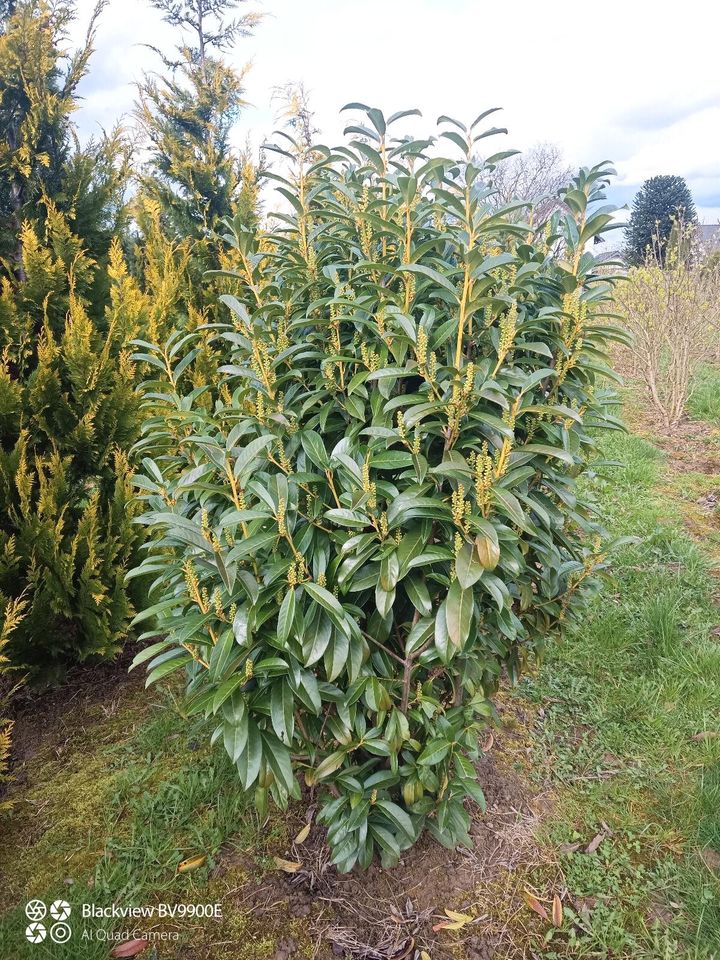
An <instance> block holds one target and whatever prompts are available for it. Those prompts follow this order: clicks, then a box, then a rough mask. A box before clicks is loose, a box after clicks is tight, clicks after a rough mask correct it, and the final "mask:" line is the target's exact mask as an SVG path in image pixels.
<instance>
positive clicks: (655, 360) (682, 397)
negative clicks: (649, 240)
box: [616, 222, 720, 428]
mask: <svg viewBox="0 0 720 960" xmlns="http://www.w3.org/2000/svg"><path fill="white" fill-rule="evenodd" d="M692 233H693V227H692V226H691V225H688V224H685V223H682V222H679V223H677V224H676V228H675V231H674V237H673V238H671V242H670V243H669V244H668V246H667V249H666V250H665V251H664V263H663V261H662V260H661V258H660V257H659V256H658V251H659V248H658V247H657V246H656V249H655V250H653V251H651V252H649V253H648V256H647V257H646V260H645V263H644V264H643V265H642V266H639V267H632V268H631V269H630V270H629V271H628V274H627V277H626V279H625V280H624V281H623V282H621V283H619V284H618V286H617V288H616V298H617V302H618V305H619V307H620V310H621V312H622V314H623V317H624V320H625V323H626V325H627V327H628V329H629V331H630V332H631V333H632V335H633V342H632V344H631V345H630V351H631V353H632V355H633V359H634V361H635V368H636V370H637V371H638V372H639V374H640V376H641V377H642V379H643V380H644V382H645V384H646V385H647V389H648V392H649V394H650V397H651V400H652V403H653V405H654V407H655V408H656V409H657V411H658V413H659V414H660V416H661V417H662V419H663V422H664V424H665V426H666V427H668V428H670V427H674V426H677V424H678V423H679V422H680V420H681V419H682V417H683V414H684V412H685V406H686V403H687V400H688V397H689V394H690V389H691V384H692V379H693V375H694V373H695V371H696V370H697V367H698V365H699V364H700V363H702V361H703V360H706V359H708V358H709V357H711V356H712V355H713V354H714V353H715V351H716V350H717V344H718V326H719V324H720V265H718V264H716V265H714V266H711V267H708V265H707V263H706V264H702V263H701V262H699V261H698V259H697V258H696V257H695V256H694V254H693V244H692Z"/></svg>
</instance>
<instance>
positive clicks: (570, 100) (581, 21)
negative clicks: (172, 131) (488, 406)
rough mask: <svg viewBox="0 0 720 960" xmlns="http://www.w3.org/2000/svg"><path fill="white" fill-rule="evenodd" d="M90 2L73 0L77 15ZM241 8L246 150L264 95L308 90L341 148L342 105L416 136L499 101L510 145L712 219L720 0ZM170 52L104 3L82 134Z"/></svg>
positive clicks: (122, 1) (359, 2) (425, 0)
mask: <svg viewBox="0 0 720 960" xmlns="http://www.w3.org/2000/svg"><path fill="white" fill-rule="evenodd" d="M93 3H94V0H79V12H80V21H84V20H85V19H86V18H87V16H88V14H89V11H90V9H91V7H92V5H93ZM245 9H248V10H250V9H263V10H264V12H265V13H266V14H267V16H266V19H265V20H264V22H263V23H262V24H261V26H260V27H259V28H258V30H257V32H256V34H255V36H254V37H252V38H249V39H247V40H243V41H240V43H239V44H238V48H237V50H236V52H235V54H234V56H233V59H234V60H235V61H236V62H237V64H238V65H240V64H242V63H244V62H246V61H248V60H250V61H252V62H253V67H252V69H251V71H250V73H249V75H248V81H247V98H248V100H249V101H250V103H251V107H250V108H249V109H248V110H246V111H245V113H244V115H243V119H242V123H241V124H240V127H239V129H238V141H240V142H242V141H244V139H245V137H246V136H247V135H248V134H251V135H252V137H253V139H254V140H255V142H260V141H261V140H262V139H264V138H265V137H266V136H267V135H268V134H269V133H270V131H271V130H272V128H273V106H272V103H271V97H272V90H273V88H274V87H276V86H278V85H281V84H283V83H285V82H287V81H289V80H302V81H303V82H304V83H305V85H306V86H307V88H308V89H309V90H310V92H311V96H312V103H313V106H314V109H315V112H316V120H317V124H318V126H319V127H320V128H321V129H322V131H323V138H324V139H326V140H328V141H337V140H339V139H340V138H341V135H342V128H343V126H344V122H345V118H343V117H339V115H338V110H339V108H340V107H341V106H342V105H343V104H344V103H346V102H347V101H350V100H360V101H365V102H369V103H371V104H373V105H377V106H380V107H382V108H383V109H385V110H386V111H388V112H391V111H394V110H397V109H401V108H406V107H419V108H420V109H422V111H423V114H424V120H423V123H424V124H425V126H424V128H423V129H424V132H431V131H432V130H433V129H434V124H435V119H436V117H437V115H438V114H439V113H449V114H450V115H453V116H457V117H458V118H460V119H467V120H469V119H472V118H474V116H475V115H476V114H477V113H478V112H479V111H480V110H482V109H484V108H486V107H489V106H503V107H504V111H503V113H502V114H499V115H498V116H499V117H500V118H501V119H500V121H499V122H500V123H502V124H503V125H505V126H507V127H508V128H509V129H510V135H509V136H508V137H507V138H506V140H507V145H508V146H513V147H521V148H522V147H527V146H529V145H530V144H532V143H534V142H537V141H540V140H549V141H553V142H556V143H558V144H560V146H561V147H562V149H563V151H564V152H565V154H566V156H567V158H568V160H569V161H571V162H572V163H593V162H597V161H599V160H604V159H608V158H609V159H612V160H614V161H615V162H616V165H617V168H618V172H619V174H620V178H619V183H620V185H622V186H623V187H624V188H625V189H624V190H623V191H622V193H623V196H625V195H626V194H627V192H628V190H631V191H633V190H634V189H636V188H637V187H638V186H639V185H640V183H641V182H642V180H643V179H645V178H646V177H648V176H652V175H653V174H655V173H675V174H680V175H683V176H686V177H687V178H688V180H689V183H690V186H691V188H692V189H693V190H695V191H696V193H698V200H699V201H700V205H701V215H703V216H704V215H705V210H704V209H703V207H702V202H703V201H704V202H705V203H706V204H707V213H708V214H710V212H711V210H710V208H711V207H717V206H718V204H719V203H720V200H719V199H718V198H719V197H720V178H718V171H720V123H718V120H720V72H718V70H717V65H716V64H717V51H716V44H717V36H718V34H719V32H720V5H717V4H714V3H708V2H707V0H685V2H684V3H683V4H682V5H681V6H680V7H678V5H677V3H676V2H670V0H656V2H655V3H653V4H648V3H639V2H637V0H635V2H632V0H630V2H626V3H625V4H624V5H623V7H622V9H618V8H608V7H606V6H603V5H599V4H595V5H591V4H587V3H578V2H577V0H546V2H545V3H538V2H537V0H513V2H512V3H504V4H503V3H484V2H480V0H303V2H300V0H263V2H262V3H253V2H252V0H249V2H248V4H247V5H246V7H245ZM80 31H81V24H80V23H78V33H80ZM168 42H171V40H170V37H169V31H168V28H167V27H166V26H165V25H164V24H162V23H161V21H160V17H159V14H158V13H157V12H156V11H155V10H153V9H152V8H151V7H150V5H149V3H148V2H147V0H111V3H110V5H109V7H108V9H107V10H106V11H105V12H104V13H103V15H102V20H101V25H100V29H99V31H98V40H97V53H96V56H95V59H94V60H93V63H92V67H91V75H90V77H89V78H88V80H87V81H86V82H85V85H84V90H85V94H86V97H87V99H86V103H85V105H84V107H83V109H82V111H81V114H80V117H79V119H80V121H81V123H82V127H83V129H84V130H90V129H92V128H93V127H94V126H95V125H96V124H97V123H98V122H99V123H101V124H102V125H104V126H109V125H110V124H111V123H112V122H113V120H114V119H116V118H117V116H118V114H120V113H122V112H128V111H129V110H130V109H131V108H132V103H133V99H134V90H133V86H132V84H133V81H135V80H137V79H138V78H139V76H140V74H141V71H142V69H143V68H145V69H151V68H152V67H153V66H154V65H155V63H156V61H155V59H154V55H153V54H152V52H151V51H150V50H148V49H147V48H145V47H143V46H141V44H144V43H145V44H147V43H151V44H155V45H163V44H167V43H168ZM713 198H714V199H713Z"/></svg>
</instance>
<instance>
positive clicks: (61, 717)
mask: <svg viewBox="0 0 720 960" xmlns="http://www.w3.org/2000/svg"><path fill="white" fill-rule="evenodd" d="M139 649H140V647H139V645H138V644H136V643H128V644H126V646H125V648H124V650H123V651H122V653H121V654H120V655H119V656H118V657H117V659H116V660H114V661H113V662H112V663H104V664H99V665H93V666H78V667H73V668H72V669H71V670H70V671H69V672H68V674H67V678H66V680H65V681H64V683H63V685H62V687H58V688H47V687H44V688H42V687H33V686H24V687H21V688H20V690H19V691H18V693H17V694H16V695H15V697H14V698H13V701H12V703H11V705H10V711H9V719H11V720H13V721H14V726H13V732H12V753H11V756H10V771H9V772H10V775H11V777H12V779H11V780H10V782H9V783H7V784H2V785H0V793H4V794H7V795H8V796H12V794H13V793H15V792H16V791H17V790H19V789H20V788H21V787H22V785H23V784H24V782H25V777H26V774H25V770H24V768H25V765H26V764H27V762H28V761H29V760H32V759H33V758H34V757H35V756H37V754H38V753H39V752H41V751H43V752H46V753H54V754H55V755H56V756H58V757H59V756H60V755H61V754H62V753H64V752H66V751H67V750H71V749H73V747H74V745H75V744H76V743H77V741H78V740H80V739H82V738H83V737H84V736H85V735H86V733H87V729H88V728H91V727H92V726H94V725H95V723H96V721H97V719H98V717H103V716H104V717H110V716H112V715H113V714H114V713H115V712H117V711H118V710H119V709H120V707H121V705H122V704H123V703H124V702H125V700H126V699H127V697H128V696H130V695H131V694H132V693H134V692H135V691H137V690H139V689H141V688H142V685H143V683H144V673H143V671H142V670H138V671H135V672H133V673H130V674H129V673H128V668H129V666H130V664H131V663H132V660H133V657H134V656H135V654H136V653H137V652H138V650H139Z"/></svg>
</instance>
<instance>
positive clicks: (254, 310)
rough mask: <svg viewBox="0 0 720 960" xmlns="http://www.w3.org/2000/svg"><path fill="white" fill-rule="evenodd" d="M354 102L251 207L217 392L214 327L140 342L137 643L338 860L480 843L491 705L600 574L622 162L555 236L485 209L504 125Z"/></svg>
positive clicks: (232, 250) (363, 861)
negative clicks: (140, 638)
mask: <svg viewBox="0 0 720 960" xmlns="http://www.w3.org/2000/svg"><path fill="white" fill-rule="evenodd" d="M351 107H352V109H353V110H355V111H359V110H363V111H365V113H366V116H367V121H366V122H367V126H351V127H349V128H348V131H349V133H350V134H351V135H354V136H356V137H357V138H356V139H351V140H350V141H349V142H348V144H347V145H346V146H343V147H340V148H337V149H335V150H332V151H330V150H328V149H326V148H323V147H314V148H304V147H303V146H302V145H301V144H298V143H296V142H295V141H294V140H292V139H290V138H289V137H288V138H287V139H286V140H285V141H283V143H284V145H283V147H278V148H277V150H278V152H279V153H281V154H282V155H283V157H284V166H283V169H286V167H287V168H288V172H287V174H286V175H285V176H280V175H279V174H272V176H273V178H274V179H275V180H276V181H279V184H280V186H279V188H278V189H279V192H280V194H282V196H283V198H284V199H283V203H282V205H283V206H284V208H285V212H282V213H278V214H276V215H275V216H274V219H273V221H272V226H271V228H270V229H269V230H268V231H267V232H265V233H261V234H260V235H259V236H256V235H254V234H253V233H251V232H246V231H243V230H242V229H241V228H240V227H239V226H237V227H236V228H232V225H229V226H228V230H229V232H228V235H227V237H226V240H227V241H228V244H229V254H228V257H229V260H231V261H232V263H234V264H235V267H234V268H233V269H230V270H228V271H227V277H228V279H227V282H228V284H229V287H232V289H233V290H234V293H233V294H227V295H224V297H223V299H224V302H225V304H226V305H227V307H228V308H229V309H228V318H229V321H228V323H227V325H226V326H225V327H224V328H220V329H219V330H218V334H217V335H218V337H219V338H221V340H222V342H224V348H223V349H224V350H225V357H226V363H225V365H224V366H222V367H221V368H220V372H219V375H218V376H219V382H218V383H215V384H212V385H209V386H208V390H209V391H210V394H207V391H205V392H204V390H203V388H202V387H200V388H197V387H196V388H195V389H194V390H193V389H190V388H189V387H188V388H187V390H186V389H184V387H183V384H184V382H185V371H187V369H188V367H189V366H190V365H191V364H192V362H193V359H194V357H195V355H196V353H197V348H196V347H194V346H193V343H194V341H193V338H192V335H191V334H185V335H182V334H177V335H175V336H174V337H173V338H171V340H170V342H169V343H168V344H165V345H162V346H153V345H151V344H149V343H142V342H141V343H140V347H141V349H142V351H143V352H141V353H138V354H137V356H138V359H142V360H145V361H146V362H151V363H152V364H153V365H154V366H155V367H157V368H158V370H159V371H160V372H159V373H158V380H157V381H156V382H155V383H153V384H152V385H151V387H150V389H149V394H148V401H147V402H148V403H149V404H151V405H152V408H153V415H152V416H151V417H150V419H149V420H148V421H147V423H146V427H145V437H144V440H143V441H142V443H141V449H142V450H143V451H144V454H145V456H144V459H143V464H144V468H143V471H142V472H141V474H140V475H139V476H138V478H137V482H138V486H139V488H140V492H141V496H142V497H143V498H144V499H145V501H146V505H147V512H146V513H145V514H144V516H143V517H142V519H141V522H142V523H144V524H145V525H146V526H147V527H148V528H149V532H150V533H151V534H152V535H153V538H151V539H150V541H149V545H148V556H147V558H146V559H145V561H144V562H143V564H142V566H141V567H140V568H139V569H138V570H136V571H135V572H134V573H135V575H144V574H153V575H154V577H155V579H154V582H153V586H152V594H153V599H154V600H155V602H154V603H153V605H152V606H151V607H149V608H148V609H146V610H144V611H143V612H142V613H141V614H140V615H139V616H138V617H137V622H143V621H151V622H152V623H153V626H152V629H151V631H149V632H148V633H147V634H146V636H148V637H157V636H158V635H160V636H162V637H163V638H164V639H162V640H160V642H156V643H153V644H152V645H151V646H149V647H148V648H147V649H145V650H144V651H143V652H142V653H141V654H140V655H139V656H138V657H137V659H136V662H137V663H140V662H147V661H149V664H148V666H149V671H150V672H149V677H148V683H151V682H154V681H156V680H158V679H159V678H161V677H165V676H167V675H168V674H170V673H171V672H172V671H176V670H180V669H182V670H184V671H185V674H186V677H187V696H188V713H190V714H203V715H204V716H205V717H207V718H208V719H210V720H211V721H212V724H213V725H214V734H213V740H215V741H220V742H221V743H223V744H224V746H225V749H226V750H227V752H228V754H229V755H230V757H231V758H232V760H233V761H234V762H235V764H236V765H237V771H238V777H239V780H240V783H241V784H242V787H243V788H244V789H245V790H247V791H250V790H253V791H254V799H255V803H256V805H257V807H258V809H259V811H260V813H261V815H262V816H265V814H266V811H267V808H268V800H269V798H272V800H273V801H274V802H275V803H276V804H278V805H279V806H280V807H281V808H284V807H285V806H286V805H287V803H288V801H289V799H290V798H296V799H299V798H300V796H301V793H300V780H301V779H302V780H304V782H305V784H306V785H308V786H309V787H311V788H312V789H313V790H314V791H316V792H317V794H316V795H317V797H318V800H319V804H320V807H319V809H320V812H319V817H318V819H319V821H320V822H321V823H323V824H325V825H326V826H327V833H328V841H329V844H330V846H331V848H332V852H333V862H334V863H335V864H337V866H338V867H339V869H340V870H350V869H352V868H353V867H354V866H355V865H356V864H359V865H361V866H363V867H367V866H368V865H369V864H370V862H371V860H372V859H373V855H374V852H376V851H377V852H379V853H380V855H381V857H382V861H383V863H385V864H386V865H387V864H392V863H393V862H395V861H397V859H398V857H399V855H400V853H401V851H403V850H404V849H406V848H408V847H409V846H411V845H412V844H413V842H414V841H416V840H417V839H418V837H419V835H420V833H421V832H422V831H423V829H424V828H427V829H428V830H429V831H430V832H431V833H432V834H433V835H434V836H435V837H436V838H437V839H438V840H440V841H441V842H442V843H445V844H446V845H448V846H453V845H456V844H458V843H463V842H464V843H467V842H469V841H468V827H469V817H468V813H467V812H466V809H465V805H464V804H465V801H466V799H467V798H468V797H469V798H472V799H473V800H474V801H476V802H477V803H478V804H479V805H480V806H481V807H482V806H483V804H484V799H483V793H482V789H481V787H480V785H479V784H478V782H477V780H476V770H475V767H474V761H476V760H477V759H478V757H479V755H480V748H479V746H478V744H479V741H480V740H481V739H486V738H485V737H483V733H482V732H483V730H485V729H486V728H487V727H488V725H489V724H490V723H492V721H493V706H492V704H491V701H490V699H489V698H490V696H491V695H492V693H493V691H494V690H495V689H496V687H497V685H498V683H499V680H500V677H501V674H502V673H503V671H504V670H505V671H507V673H508V674H509V675H510V676H511V677H514V676H516V675H517V674H518V672H519V671H520V669H521V668H522V666H523V665H524V664H525V663H526V661H527V660H528V658H529V657H531V656H532V655H533V654H536V653H537V652H538V651H539V649H540V648H541V647H542V646H543V645H544V644H545V643H546V642H547V639H548V637H550V636H551V635H552V634H553V633H555V632H556V631H557V630H559V629H561V628H562V625H563V623H564V622H566V621H567V620H568V618H569V617H570V616H571V615H572V614H573V611H575V610H576V608H577V605H578V603H580V602H582V599H581V598H582V597H583V595H585V594H586V591H587V589H588V588H589V587H591V585H592V584H593V583H595V581H596V574H597V573H598V571H601V570H602V569H603V567H604V566H605V562H606V561H605V556H606V552H607V547H606V546H601V545H600V537H599V527H598V525H597V523H596V522H595V521H594V519H593V513H592V508H591V505H590V504H588V503H586V502H584V501H583V499H582V497H581V495H580V493H579V491H578V488H577V478H578V476H579V475H580V474H582V473H583V471H584V470H586V469H587V467H588V464H589V462H590V460H591V458H592V457H593V456H594V455H595V454H594V451H595V440H594V434H595V429H594V428H597V427H603V426H616V425H617V421H615V420H614V419H613V418H612V417H611V416H610V415H609V414H608V413H607V404H608V402H609V394H608V393H607V391H604V390H603V389H602V388H600V387H599V384H601V383H603V382H606V381H607V378H609V377H611V376H612V374H611V371H610V370H609V368H608V365H607V359H606V356H605V352H604V348H605V346H606V343H607V341H608V340H610V339H613V338H617V337H619V336H621V335H620V334H619V333H618V332H617V331H616V330H615V329H614V328H613V327H612V326H611V325H610V324H609V323H608V321H607V319H606V316H607V315H606V312H605V311H606V310H607V309H608V305H609V297H610V293H611V290H610V284H609V282H608V280H606V279H604V278H603V276H602V275H601V274H600V273H599V272H598V268H597V264H596V260H595V258H594V256H593V254H592V253H591V252H590V251H589V250H586V245H587V244H588V242H589V241H592V240H593V238H595V237H597V236H598V235H599V234H601V233H602V232H603V231H604V230H605V229H607V228H608V226H609V223H610V220H611V216H610V212H609V211H610V210H611V209H612V208H608V207H601V208H600V209H597V206H598V201H601V200H602V198H603V188H604V186H605V185H606V183H607V177H608V174H609V173H610V171H609V170H608V168H607V167H606V166H599V167H594V168H592V169H584V170H581V171H580V173H579V174H578V176H577V177H576V178H575V179H574V181H573V182H572V183H570V184H568V187H567V189H566V190H565V191H564V192H563V194H562V199H563V210H562V212H558V213H556V214H554V216H553V219H552V220H551V221H550V222H549V223H547V224H542V225H537V226H534V225H533V222H532V214H531V211H529V210H528V209H527V207H525V206H524V205H523V204H521V203H517V204H513V205H512V206H510V207H507V208H505V209H502V210H499V211H497V210H494V209H493V208H492V206H491V204H490V203H489V202H488V197H489V196H490V194H491V192H492V172H493V169H494V165H495V164H496V163H497V162H498V161H499V159H500V158H501V157H503V156H506V155H507V154H496V155H495V156H494V157H490V158H488V159H486V160H485V161H481V160H478V159H477V151H478V150H479V149H480V148H481V147H482V145H483V143H484V142H486V141H485V139H484V138H485V137H486V136H488V135H489V134H493V133H497V132H499V131H496V130H489V131H484V132H479V130H478V125H479V124H480V123H481V122H482V119H483V117H484V116H485V115H482V116H481V117H479V118H478V120H477V121H476V122H475V123H474V124H472V126H470V127H468V128H466V127H465V126H464V125H463V124H461V123H458V122H456V121H453V120H450V119H448V118H441V121H440V122H441V124H442V127H443V128H444V130H445V132H443V133H441V139H439V140H438V141H435V145H434V146H433V147H432V149H430V148H431V144H432V143H433V141H431V140H426V141H418V140H410V139H402V138H394V139H393V138H390V137H389V135H388V133H387V128H388V127H390V125H391V124H393V123H395V122H396V121H397V120H398V119H399V118H400V117H402V116H404V115H405V114H396V115H395V116H393V117H390V118H388V119H385V117H384V116H383V114H382V113H381V112H380V111H379V110H376V109H369V108H366V107H363V106H362V105H360V104H353V105H351ZM412 112H415V111H412ZM346 132H347V131H346ZM438 144H446V145H447V146H448V147H450V149H451V151H452V152H457V153H458V156H459V158H458V159H448V158H445V157H441V156H437V155H436V154H437V150H438ZM523 215H527V217H526V222H523ZM206 394H207V395H212V396H213V397H215V399H214V400H213V402H212V404H210V406H208V404H207V402H206V400H207V396H206Z"/></svg>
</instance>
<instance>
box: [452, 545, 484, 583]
mask: <svg viewBox="0 0 720 960" xmlns="http://www.w3.org/2000/svg"><path fill="white" fill-rule="evenodd" d="M455 573H456V575H457V579H458V583H459V584H460V586H461V587H463V588H464V589H467V588H469V587H472V585H473V584H474V583H477V582H478V580H479V579H480V577H481V576H482V575H483V568H482V565H481V564H480V560H479V558H478V556H477V555H476V553H475V545H474V544H470V543H468V542H467V541H466V542H465V543H463V545H462V547H461V548H460V552H459V553H458V555H457V557H456V558H455Z"/></svg>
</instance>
